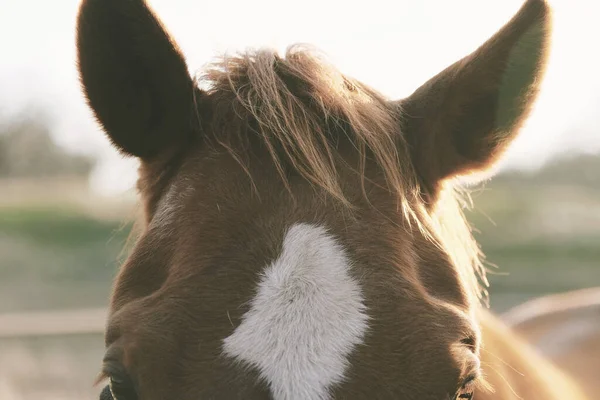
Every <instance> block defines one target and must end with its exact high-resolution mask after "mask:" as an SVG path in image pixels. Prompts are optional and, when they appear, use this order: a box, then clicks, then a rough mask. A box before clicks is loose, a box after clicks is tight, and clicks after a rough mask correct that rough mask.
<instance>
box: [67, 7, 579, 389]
mask: <svg viewBox="0 0 600 400" xmlns="http://www.w3.org/2000/svg"><path fill="white" fill-rule="evenodd" d="M547 14H548V10H547V6H546V4H545V2H543V1H541V0H529V1H527V2H526V4H525V6H524V7H523V9H522V10H521V11H520V12H519V14H518V16H517V17H516V18H515V19H514V20H513V21H511V22H510V23H509V24H508V25H507V27H506V28H504V29H503V30H502V31H500V33H499V34H498V35H496V36H495V37H494V38H492V39H491V41H490V42H488V43H486V44H484V45H483V46H482V47H481V48H480V49H479V50H477V52H475V53H474V54H473V55H471V56H468V57H467V58H465V59H464V60H462V61H461V62H459V63H457V64H455V65H454V66H452V67H450V68H449V69H447V70H446V71H445V72H443V73H442V74H441V75H439V76H438V77H436V78H434V80H432V81H430V82H429V83H427V84H426V85H425V86H424V87H422V88H421V89H419V90H418V91H417V92H416V93H415V94H414V95H413V96H411V97H409V98H408V99H405V100H402V101H399V102H398V101H390V100H387V99H385V98H383V97H382V96H381V95H379V94H378V93H376V92H375V91H374V90H372V89H370V88H368V87H366V86H365V85H363V84H361V83H360V82H357V81H355V80H353V79H351V78H349V77H346V76H343V75H342V74H340V73H339V72H338V71H337V70H336V69H335V68H333V67H332V66H330V65H329V64H328V63H326V62H325V61H324V60H323V59H322V58H321V57H320V56H317V55H315V52H313V51H309V50H306V49H302V48H298V47H292V48H291V49H290V51H288V53H287V54H286V55H285V57H280V56H278V55H276V54H275V53H273V52H270V51H263V50H261V51H258V52H253V53H245V54H242V55H240V56H236V57H231V58H225V59H224V60H222V61H220V62H217V63H215V64H213V65H212V66H211V67H210V68H208V69H206V70H205V71H204V73H203V74H202V76H201V81H202V82H201V84H202V85H195V84H194V82H193V80H191V78H190V77H189V75H188V73H187V70H186V68H185V62H184V60H183V57H182V56H181V53H180V52H179V51H178V50H177V48H176V46H175V44H174V42H173V40H172V39H171V38H170V37H169V36H168V35H167V34H166V33H165V32H164V31H163V30H162V27H161V25H160V23H159V22H158V20H157V18H156V17H154V15H153V14H152V13H151V12H150V11H149V9H148V8H147V7H146V5H145V4H144V2H143V1H141V0H129V1H123V0H84V1H83V3H82V7H81V10H80V14H79V23H78V36H77V37H78V53H79V67H80V73H81V77H82V83H83V87H84V91H85V93H86V95H87V98H88V100H89V103H90V106H91V107H92V109H93V110H94V111H95V113H96V116H97V117H98V120H99V122H100V123H101V124H102V125H103V127H104V128H105V130H106V132H107V133H108V135H109V137H110V138H111V140H112V141H113V143H114V144H115V145H116V146H117V147H118V148H119V149H121V150H122V151H123V152H125V153H127V154H131V155H134V156H137V157H139V158H140V159H141V167H140V178H139V182H138V188H139V191H140V194H141V199H142V203H143V205H144V211H145V216H144V220H143V224H142V227H141V232H140V235H139V238H138V239H137V242H136V245H135V247H134V248H133V250H132V252H131V255H130V257H129V258H128V260H127V262H126V263H125V264H124V265H123V267H122V268H121V271H120V272H119V275H118V277H117V279H116V282H115V286H114V291H113V296H112V299H111V315H110V320H109V325H108V329H107V332H106V345H107V357H106V359H105V365H104V375H105V376H109V377H112V378H115V379H116V378H123V377H127V378H131V381H132V386H133V387H135V389H136V391H137V393H138V396H139V398H141V399H144V400H155V399H166V398H175V399H180V400H187V399H190V400H191V399H194V400H195V399H198V398H201V399H205V398H206V399H213V398H219V399H236V398H243V399H267V398H270V394H269V390H268V387H266V384H265V383H264V382H263V381H262V380H261V379H260V378H259V374H258V371H257V370H255V369H254V368H253V367H251V366H248V365H242V364H239V363H237V362H235V361H234V360H231V359H228V358H226V357H224V356H223V354H222V351H221V344H222V340H223V339H224V338H225V337H227V336H229V335H230V334H231V333H232V332H233V330H234V329H235V327H236V326H238V325H239V324H240V321H241V318H242V316H243V314H244V312H245V311H247V309H248V306H247V304H248V302H249V301H250V299H251V298H252V296H253V295H254V290H255V284H256V281H257V279H258V276H259V274H260V272H261V271H262V269H263V268H264V267H265V266H266V265H268V264H269V262H270V261H272V260H273V259H274V258H275V257H277V255H278V254H279V252H280V251H281V246H282V239H283V236H284V234H285V232H286V230H287V229H288V228H289V227H290V226H291V225H293V224H295V223H299V222H308V223H314V224H319V225H323V226H326V227H327V228H328V229H329V230H330V232H332V234H334V235H335V236H336V238H337V239H338V240H339V241H340V242H341V243H342V244H343V245H344V247H345V248H346V249H347V250H348V252H349V255H350V257H351V259H352V261H353V262H354V265H355V266H354V267H353V270H352V274H353V276H354V277H355V279H356V280H357V281H359V282H360V284H361V286H362V288H363V291H364V296H365V303H366V306H367V309H368V310H369V316H370V317H371V318H372V323H371V325H370V329H369V332H368V334H367V336H366V338H365V340H364V343H363V344H362V345H361V346H358V347H357V348H356V349H355V351H354V352H353V353H352V354H351V356H350V360H349V368H348V370H347V371H346V381H345V382H343V383H341V384H340V385H338V386H336V387H334V388H333V389H332V395H333V397H334V398H340V399H342V398H349V399H372V398H382V399H387V398H390V399H392V398H393V399H397V398H402V399H431V400H434V399H435V400H440V399H446V398H452V397H453V396H455V395H457V394H459V393H462V394H465V395H466V394H468V392H470V391H471V390H473V388H474V389H475V390H480V389H481V391H482V393H485V391H484V388H485V387H486V384H485V377H479V378H477V379H476V380H475V381H474V382H473V383H469V384H468V385H467V386H465V387H463V386H464V385H463V383H464V382H465V379H466V378H468V377H470V376H471V375H472V374H477V373H478V364H479V361H478V359H479V358H480V357H482V358H483V359H484V360H485V359H486V357H487V356H486V355H485V354H480V347H481V342H482V340H484V342H485V343H484V345H485V346H486V347H485V348H486V349H487V350H488V351H489V352H491V353H492V354H493V353H495V352H497V351H501V352H502V353H506V354H511V356H512V357H513V358H512V360H511V362H512V363H515V364H517V365H518V366H522V367H523V368H526V369H527V370H528V371H534V370H536V369H538V368H540V369H544V368H550V367H546V366H544V365H545V361H543V360H542V359H539V358H527V357H523V356H520V354H519V353H518V352H517V350H519V349H521V348H522V347H523V348H524V346H525V345H524V344H515V343H514V341H513V338H512V336H511V334H510V333H509V332H504V331H503V330H502V328H501V327H500V326H498V325H497V324H496V323H495V322H494V320H493V319H492V318H491V317H488V316H487V315H488V314H487V313H486V312H485V311H482V310H480V306H479V301H478V297H480V295H481V288H480V286H479V282H478V276H479V277H480V278H482V279H483V280H484V279H485V276H484V271H483V268H482V266H481V260H480V254H479V248H478V246H477V244H476V242H475V241H474V239H473V237H472V235H471V232H470V228H469V225H468V224H467V222H466V220H465V219H464V216H463V215H462V206H463V204H462V202H461V197H460V196H458V194H457V191H458V188H456V187H455V185H454V183H453V179H452V178H454V177H457V176H458V175H459V174H465V173H468V172H470V171H472V170H476V169H485V168H487V167H488V166H489V165H490V164H491V163H492V162H493V161H495V159H497V158H498V156H499V155H500V154H501V152H502V151H503V149H504V148H505V144H506V143H508V142H509V141H510V139H511V138H512V137H514V135H515V134H516V131H517V128H518V125H519V123H520V121H522V119H523V118H525V116H526V114H527V110H528V108H529V104H530V103H531V100H532V99H533V98H532V96H533V95H534V94H535V92H536V82H537V80H538V79H539V78H540V76H541V69H542V66H543V64H544V59H545V54H546V40H547V36H548V32H549V29H550V28H549V22H548V15H547ZM526 43H530V44H526ZM525 49H526V50H527V52H526V54H525V55H522V54H521V53H522V52H523V51H525ZM530 50H531V51H530ZM523 60H525V61H523ZM200 86H203V87H204V86H205V87H208V89H206V90H201V89H199V87H200ZM482 328H483V334H484V336H483V339H482V334H481V329H482ZM519 346H521V347H519ZM487 365H492V364H491V363H488V364H487ZM487 368H488V367H486V364H484V365H483V371H484V373H485V375H487V376H491V374H490V373H489V372H488V371H487ZM508 378H510V379H516V380H515V382H517V381H518V378H513V377H512V376H509V377H508ZM538 378H539V379H538ZM538 378H536V379H535V380H533V381H528V383H527V384H521V383H520V384H519V387H518V390H520V391H522V396H528V398H531V399H536V398H540V399H541V398H544V399H552V398H556V399H559V398H562V397H563V395H564V394H565V393H564V392H559V391H557V390H555V389H553V388H552V387H551V385H549V383H550V382H552V383H553V384H554V385H557V381H559V380H562V379H564V381H565V382H568V378H566V377H563V376H561V375H559V373H558V372H557V373H556V376H553V377H552V379H553V380H552V381H548V380H545V378H546V377H545V375H541V376H539V377H538ZM491 381H492V383H493V384H494V386H495V389H496V390H497V391H498V393H508V392H507V391H506V390H505V388H506V385H507V382H502V381H498V380H497V379H496V380H494V379H491ZM510 383H511V382H508V384H510ZM565 385H567V383H565ZM556 387H557V388H558V387H561V386H560V385H557V386H556ZM565 387H566V386H565ZM573 390H575V389H573ZM541 394H544V396H545V397H539V396H541ZM479 395H480V394H479V393H478V394H477V396H479ZM538 395H539V396H538ZM569 395H570V396H571V397H570V398H577V397H576V395H575V392H574V391H573V392H572V393H570V394H569ZM536 396H538V397H536ZM501 398H511V397H501ZM120 400H127V399H120Z"/></svg>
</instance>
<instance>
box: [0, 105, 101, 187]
mask: <svg viewBox="0 0 600 400" xmlns="http://www.w3.org/2000/svg"><path fill="white" fill-rule="evenodd" d="M93 165H94V160H93V159H91V158H88V157H85V156H80V155H74V154H70V153H68V152H66V151H65V150H63V149H61V148H60V147H58V146H57V145H56V143H54V141H53V140H52V137H51V135H50V129H49V127H48V124H47V122H46V120H44V119H43V118H39V117H38V116H36V117H26V118H16V119H13V120H11V121H8V123H4V124H2V125H1V126H0V178H35V177H51V176H80V177H84V176H87V175H88V174H89V173H90V171H91V169H92V167H93Z"/></svg>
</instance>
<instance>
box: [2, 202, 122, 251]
mask: <svg viewBox="0 0 600 400" xmlns="http://www.w3.org/2000/svg"><path fill="white" fill-rule="evenodd" d="M127 231H128V227H126V226H125V227H121V226H119V225H118V224H116V223H114V222H108V221H98V220H95V219H92V218H90V217H87V216H85V215H83V214H78V213H74V212H72V211H70V210H67V209H59V208H45V209H42V208H40V209H22V208H15V207H12V208H6V209H3V210H0V235H2V234H3V235H8V236H18V237H21V238H23V239H27V240H30V241H32V242H33V243H35V244H39V245H42V246H43V245H50V246H56V247H66V248H71V247H81V246H86V245H89V244H91V243H96V242H98V241H104V240H107V239H109V238H111V237H112V238H114V239H116V240H121V239H123V237H124V236H126V235H127Z"/></svg>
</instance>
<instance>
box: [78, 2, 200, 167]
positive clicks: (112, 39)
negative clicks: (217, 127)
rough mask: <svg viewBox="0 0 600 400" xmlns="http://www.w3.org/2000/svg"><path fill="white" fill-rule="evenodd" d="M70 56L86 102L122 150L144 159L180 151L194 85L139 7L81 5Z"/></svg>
mask: <svg viewBox="0 0 600 400" xmlns="http://www.w3.org/2000/svg"><path fill="white" fill-rule="evenodd" d="M77 56H78V67H79V75H80V78H81V83H82V86H83V90H84V92H85V95H86V97H87V100H88V103H89V105H90V107H91V108H92V109H93V111H94V113H95V115H96V118H97V119H98V121H99V122H100V124H101V125H102V126H103V128H104V130H105V131H106V133H107V134H108V136H109V137H110V139H111V141H112V142H113V143H114V144H115V145H116V146H117V147H118V148H119V149H120V150H121V151H123V152H124V153H126V154H129V155H133V156H136V157H140V158H142V159H151V158H153V157H155V156H158V155H160V154H161V152H163V151H167V150H169V149H172V148H173V147H175V146H183V145H184V143H183V142H184V141H185V140H186V139H187V138H188V137H189V136H190V135H191V131H192V122H193V121H194V111H195V110H194V90H195V85H194V82H193V80H192V79H191V77H190V74H189V72H188V69H187V65H186V62H185V60H184V58H183V55H182V54H181V52H180V51H179V49H178V48H177V46H176V44H175V43H174V41H173V40H172V39H171V38H170V36H169V35H168V33H167V32H166V31H165V29H164V28H163V27H162V25H161V23H160V21H159V20H158V18H157V17H156V16H155V15H154V14H153V13H152V11H151V10H150V9H149V8H148V6H147V5H146V4H145V2H144V1H143V0H83V2H82V4H81V7H80V10H79V15H78V18H77Z"/></svg>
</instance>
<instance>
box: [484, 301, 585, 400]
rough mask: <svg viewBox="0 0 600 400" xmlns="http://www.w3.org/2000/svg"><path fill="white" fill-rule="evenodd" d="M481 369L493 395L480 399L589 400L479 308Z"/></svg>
mask: <svg viewBox="0 0 600 400" xmlns="http://www.w3.org/2000/svg"><path fill="white" fill-rule="evenodd" d="M479 321H480V324H481V330H482V335H483V349H482V353H481V363H482V368H483V371H484V373H485V376H486V379H487V381H488V382H489V383H490V385H491V386H492V387H493V390H494V392H493V393H487V392H484V393H478V399H481V400H492V399H495V400H497V399H502V400H512V399H515V400H517V399H527V400H562V399H565V398H569V399H571V400H589V399H588V397H586V396H585V395H584V394H583V392H582V389H581V388H580V387H579V386H578V384H577V383H576V382H575V381H574V380H573V379H572V378H571V377H570V376H568V375H567V374H565V373H563V372H561V371H560V370H559V369H558V368H557V367H556V366H554V365H553V364H552V363H551V362H550V361H549V360H546V359H544V358H543V357H542V356H541V355H539V354H538V353H537V352H536V351H535V350H534V349H533V348H532V347H531V346H529V345H528V344H527V343H526V342H525V341H524V340H523V339H521V338H520V337H518V336H517V335H516V334H515V333H514V332H512V331H511V330H510V329H509V328H508V327H507V326H506V325H504V324H503V323H502V322H501V321H500V320H499V319H498V318H497V317H495V316H493V315H492V314H491V313H490V312H489V311H488V310H486V309H483V308H482V309H480V311H479Z"/></svg>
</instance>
